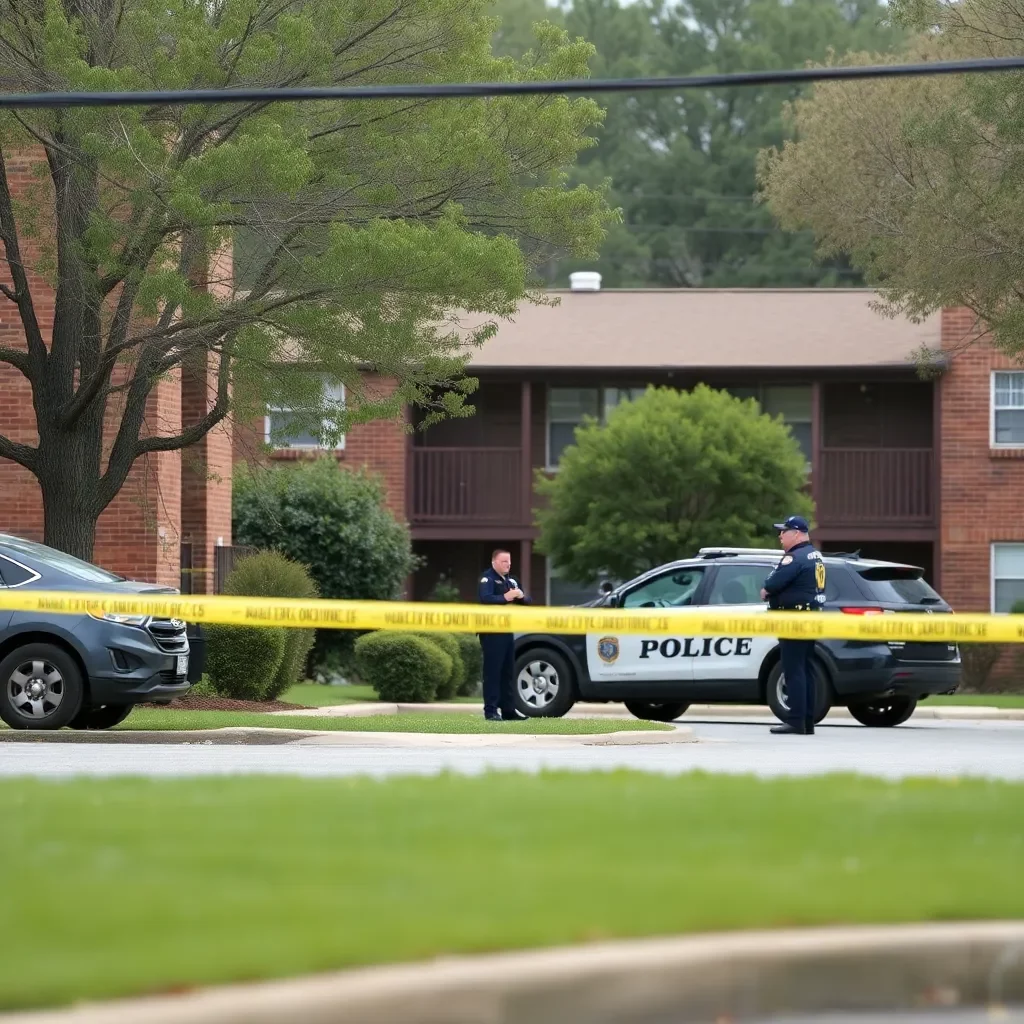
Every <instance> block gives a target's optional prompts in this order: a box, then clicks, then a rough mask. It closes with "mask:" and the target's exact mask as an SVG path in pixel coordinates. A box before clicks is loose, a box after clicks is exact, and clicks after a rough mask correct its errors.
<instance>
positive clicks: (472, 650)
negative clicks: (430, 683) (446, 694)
mask: <svg viewBox="0 0 1024 1024" xmlns="http://www.w3.org/2000/svg"><path fill="white" fill-rule="evenodd" d="M452 635H453V636H454V637H455V640H456V642H457V643H458V645H459V651H460V653H461V654H462V666H463V669H464V670H465V671H464V673H463V680H462V685H461V686H459V688H458V689H457V690H456V691H455V692H456V694H457V695H458V696H460V697H475V696H476V694H477V693H478V692H479V690H480V686H481V684H482V683H483V681H484V650H483V648H482V647H481V646H480V637H478V636H477V635H476V633H453V634H452Z"/></svg>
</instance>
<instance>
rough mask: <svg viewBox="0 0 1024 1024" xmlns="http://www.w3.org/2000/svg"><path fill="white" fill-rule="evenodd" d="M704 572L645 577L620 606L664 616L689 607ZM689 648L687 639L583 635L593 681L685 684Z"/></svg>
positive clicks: (688, 675)
mask: <svg viewBox="0 0 1024 1024" xmlns="http://www.w3.org/2000/svg"><path fill="white" fill-rule="evenodd" d="M705 573H706V567H705V566H694V567H692V568H689V567H687V568H682V569H673V570H669V571H668V572H665V573H662V574H660V575H658V576H654V577H649V578H647V579H645V580H644V581H643V582H641V583H638V584H637V586H636V587H635V588H633V589H632V590H629V591H626V593H625V595H624V596H623V598H622V599H621V601H620V604H619V607H621V608H648V609H652V610H654V609H657V610H658V611H660V612H669V613H671V611H672V610H679V611H682V610H684V609H690V608H692V607H693V605H694V603H695V599H697V598H699V593H700V588H701V584H702V583H703V581H704V576H705ZM688 644H692V638H689V639H688V638H686V637H675V636H664V635H663V636H651V637H645V636H643V635H642V634H638V633H631V634H628V635H626V636H612V635H608V634H603V633H590V634H588V635H587V669H588V671H589V673H590V678H591V679H593V680H594V681H595V682H614V681H616V680H625V679H635V680H637V681H660V682H689V681H690V680H691V679H692V678H693V670H692V667H691V663H692V661H693V659H692V657H690V656H689V655H690V653H691V651H690V648H689V647H688Z"/></svg>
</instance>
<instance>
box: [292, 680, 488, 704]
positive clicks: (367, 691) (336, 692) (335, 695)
mask: <svg viewBox="0 0 1024 1024" xmlns="http://www.w3.org/2000/svg"><path fill="white" fill-rule="evenodd" d="M278 699H279V700H283V701H286V702H287V703H289V704H305V705H306V706H307V707H311V708H326V707H330V706H331V705H332V704H333V705H335V706H337V705H338V704H365V703H366V702H367V701H376V700H377V699H378V698H377V694H376V692H375V691H374V689H373V687H372V686H361V685H359V686H322V685H320V684H319V683H299V684H298V685H297V686H292V687H289V688H288V689H287V690H286V691H285V692H284V693H283V694H282V695H281V697H280V698H278ZM445 703H448V704H453V703H454V704H480V703H481V699H480V698H479V697H453V698H452V700H450V701H446V702H445Z"/></svg>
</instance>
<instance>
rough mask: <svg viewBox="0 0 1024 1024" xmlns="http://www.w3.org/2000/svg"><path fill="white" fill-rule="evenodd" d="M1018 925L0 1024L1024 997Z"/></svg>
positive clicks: (679, 1017)
mask: <svg viewBox="0 0 1024 1024" xmlns="http://www.w3.org/2000/svg"><path fill="white" fill-rule="evenodd" d="M1022 953H1024V922H1021V921H1003V922H957V923H947V924H920V925H894V926H854V927H836V928H806V929H790V930H786V931H760V932H753V931H752V932H734V933H718V934H705V935H700V934H697V935H686V936H682V937H677V938H660V939H658V938H655V939H637V940H634V941H618V942H606V943H594V944H592V945H588V946H586V945H585V946H572V947H562V948H558V949H542V950H531V951H526V952H514V953H497V954H492V955H484V956H474V957H471V956H458V957H441V958H438V959H436V960H434V961H428V962H423V963H414V964H398V965H394V966H380V967H365V968H359V969H355V970H350V971H342V972H337V973H333V974H321V975H316V976H312V977H305V978H295V979H291V980H281V981H266V982H257V983H255V984H248V985H246V984H238V985H224V986H218V987H211V988H207V989H199V990H197V991H183V992H182V993H180V994H177V995H170V996H163V997H161V996H154V997H149V998H138V999H124V1000H119V1001H115V1002H108V1003H101V1004H96V1005H92V1006H90V1005H80V1006H75V1007H72V1008H69V1009H66V1010H53V1011H51V1012H45V1011H44V1012H41V1013H25V1014H11V1015H2V1014H0V1024H280V1022H281V1021H288V1020H292V1021H297V1022H298V1021H301V1022H302V1024H638V1022H640V1021H643V1022H647V1024H669V1022H671V1024H698V1022H700V1024H707V1022H709V1021H722V1022H734V1021H738V1020H750V1019H752V1018H758V1017H761V1018H763V1017H770V1018H774V1017H777V1016H782V1015H787V1016H789V1015H792V1016H798V1015H803V1014H812V1013H813V1014H818V1013H823V1012H836V1011H846V1012H864V1011H873V1012H876V1013H878V1012H883V1011H887V1010H888V1011H899V1010H910V1009H920V1008H925V1007H931V1008H938V1007H941V1008H947V1009H948V1008H952V1007H979V1008H980V1007H987V1008H988V1009H989V1010H990V1011H991V1016H990V1019H992V1020H1006V1019H1008V1013H1007V1010H1008V1008H1010V1007H1013V1006H1015V1005H1020V1003H1021V1002H1024V970H1022Z"/></svg>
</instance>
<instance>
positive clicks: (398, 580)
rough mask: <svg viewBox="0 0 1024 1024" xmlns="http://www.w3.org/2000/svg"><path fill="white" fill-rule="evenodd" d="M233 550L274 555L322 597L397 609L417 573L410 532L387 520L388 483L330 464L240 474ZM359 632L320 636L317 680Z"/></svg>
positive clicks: (243, 469) (349, 649)
mask: <svg viewBox="0 0 1024 1024" xmlns="http://www.w3.org/2000/svg"><path fill="white" fill-rule="evenodd" d="M232 530H233V534H234V539H235V543H236V544H244V545H248V546H250V547H254V548H259V549H261V550H263V549H273V550H275V551H280V552H281V553H282V554H284V555H287V556H288V557H289V558H291V559H292V560H294V561H296V562H300V563H302V564H303V565H308V566H309V568H310V573H311V575H312V576H313V579H314V580H315V581H316V584H317V586H318V587H319V589H320V596H321V597H325V598H333V599H337V600H347V601H394V600H395V599H396V598H398V597H399V596H400V595H401V593H402V587H403V585H404V583H405V580H406V579H407V578H408V576H409V574H410V573H412V572H413V571H414V570H415V569H417V568H418V567H419V565H420V561H421V560H420V559H419V558H417V557H416V556H415V555H414V554H413V552H412V541H411V538H410V534H409V530H408V529H407V527H406V526H405V525H404V524H403V523H400V522H399V521H398V520H397V519H396V518H395V517H394V515H392V513H391V512H390V510H389V509H388V507H387V504H386V501H385V491H384V486H383V483H382V482H381V480H380V478H379V477H378V476H375V475H373V474H370V473H366V472H363V471H362V470H350V469H343V468H341V467H339V466H338V463H337V460H336V459H335V458H333V457H332V456H326V457H324V458H319V459H315V460H313V461H310V462H306V461H303V462H298V463H292V464H290V465H285V466H280V465H278V466H270V467H267V468H264V469H259V470H255V471H253V470H252V469H251V468H249V467H247V466H240V467H239V469H238V470H237V472H236V474H235V479H234V490H233V492H232ZM361 635H362V633H361V632H360V631H355V630H341V629H318V630H317V631H316V642H315V644H314V648H313V652H312V656H311V658H310V661H311V665H312V669H313V672H314V673H320V674H323V675H330V674H332V663H333V662H335V661H336V660H337V659H341V660H342V661H343V662H344V661H347V660H349V659H350V658H351V657H352V654H353V644H354V643H355V641H356V640H357V639H358V638H359V637H360V636H361Z"/></svg>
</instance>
